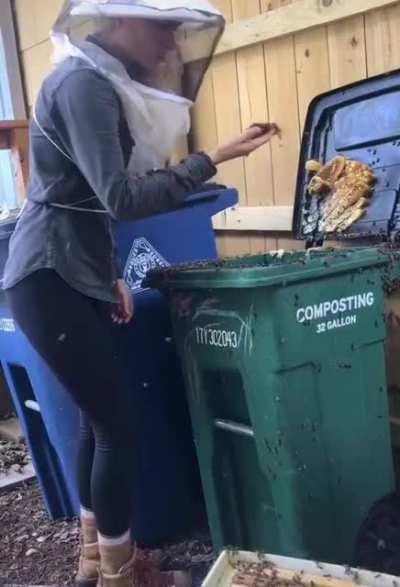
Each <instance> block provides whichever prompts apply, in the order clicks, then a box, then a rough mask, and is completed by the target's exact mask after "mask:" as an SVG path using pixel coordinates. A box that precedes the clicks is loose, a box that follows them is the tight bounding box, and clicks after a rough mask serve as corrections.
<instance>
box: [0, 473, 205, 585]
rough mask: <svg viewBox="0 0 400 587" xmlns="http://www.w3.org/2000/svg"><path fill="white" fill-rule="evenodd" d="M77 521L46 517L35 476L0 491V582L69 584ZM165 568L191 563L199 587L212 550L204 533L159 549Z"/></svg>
mask: <svg viewBox="0 0 400 587" xmlns="http://www.w3.org/2000/svg"><path fill="white" fill-rule="evenodd" d="M78 544H79V530H78V524H77V521H63V520H61V521H57V522H52V521H50V520H49V518H48V517H47V514H46V512H45V510H44V508H43V504H42V499H41V495H40V491H39V489H38V486H37V484H36V482H30V483H26V484H24V485H23V486H21V487H18V488H17V489H15V490H13V491H10V492H8V493H3V494H0V586H1V587H3V586H4V585H13V584H14V585H54V586H57V587H64V586H70V585H72V577H73V573H74V570H75V568H76V564H77V557H78ZM162 558H163V562H164V564H165V567H166V568H168V567H169V568H171V567H172V568H188V567H190V568H191V569H192V573H193V587H200V585H201V582H202V580H203V578H204V576H205V575H206V573H207V571H208V569H209V567H210V565H211V563H212V561H213V554H212V549H211V545H210V543H209V540H208V538H207V536H205V537H204V536H203V537H199V536H197V537H194V538H192V539H189V540H187V541H186V542H183V543H180V544H175V545H172V546H169V547H166V548H165V549H164V550H163V557H162Z"/></svg>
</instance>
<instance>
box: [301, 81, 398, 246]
mask: <svg viewBox="0 0 400 587" xmlns="http://www.w3.org/2000/svg"><path fill="white" fill-rule="evenodd" d="M337 155H343V156H345V157H347V158H349V159H356V160H358V161H361V162H363V163H366V164H367V165H369V166H370V167H371V168H372V170H373V172H374V174H375V175H376V177H377V182H376V185H375V188H374V192H373V195H372V197H371V203H370V205H369V207H368V209H367V211H366V213H365V215H364V216H363V217H362V218H361V219H360V220H359V221H358V222H356V223H355V224H353V226H351V227H350V228H349V229H348V230H347V231H346V232H344V233H341V234H339V233H336V234H330V235H329V236H330V238H332V239H333V240H344V239H368V241H389V240H390V241H393V240H397V239H398V237H399V234H400V208H399V185H400V70H396V71H394V72H392V73H389V74H384V75H380V76H377V77H373V78H370V79H368V80H364V81H361V82H358V83H355V84H351V85H349V86H345V87H342V88H339V89H336V90H334V91H330V92H328V93H325V94H321V95H320V96H317V97H316V98H315V99H314V100H313V101H312V102H311V104H310V107H309V110H308V114H307V118H306V123H305V127H304V132H303V140H302V147H301V155H300V161H299V169H298V177H297V187H296V197H295V210H294V216H293V234H294V236H295V237H296V238H297V239H300V240H306V241H309V243H310V244H311V243H312V244H321V243H322V241H323V240H324V235H323V234H319V233H318V228H317V226H318V218H319V204H318V201H317V200H318V199H317V198H311V197H310V196H309V195H308V193H307V186H308V183H309V181H310V179H311V177H312V174H311V173H310V172H308V171H306V169H305V166H306V162H307V161H308V160H310V159H316V160H317V161H320V162H322V163H325V162H328V161H329V160H331V159H332V158H334V157H336V156H337Z"/></svg>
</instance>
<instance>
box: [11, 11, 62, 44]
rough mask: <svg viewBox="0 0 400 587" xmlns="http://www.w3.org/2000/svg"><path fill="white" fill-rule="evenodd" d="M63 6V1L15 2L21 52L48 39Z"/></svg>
mask: <svg viewBox="0 0 400 587" xmlns="http://www.w3.org/2000/svg"><path fill="white" fill-rule="evenodd" d="M62 5H63V0H34V1H32V0H15V12H16V16H17V29H18V36H19V43H20V48H21V50H25V49H29V48H30V47H34V46H35V45H37V44H39V43H42V42H43V41H45V40H46V39H48V37H49V32H50V29H51V28H52V26H53V24H54V22H55V20H56V18H57V16H58V13H59V12H60V10H61V7H62Z"/></svg>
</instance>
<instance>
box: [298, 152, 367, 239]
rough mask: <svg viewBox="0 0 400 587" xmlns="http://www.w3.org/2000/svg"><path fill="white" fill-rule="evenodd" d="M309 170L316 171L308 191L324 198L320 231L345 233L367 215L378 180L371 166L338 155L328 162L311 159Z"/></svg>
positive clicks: (308, 163)
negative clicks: (323, 163) (323, 162)
mask: <svg viewBox="0 0 400 587" xmlns="http://www.w3.org/2000/svg"><path fill="white" fill-rule="evenodd" d="M306 169H307V171H310V172H312V173H314V174H315V175H314V176H313V177H312V179H311V181H310V183H309V185H308V193H309V194H310V196H314V197H318V198H321V199H322V203H321V206H320V221H319V231H320V232H325V233H332V232H339V233H340V232H344V231H345V230H346V229H348V228H349V227H350V226H351V225H352V224H354V223H355V222H357V220H359V219H360V218H361V217H362V216H363V215H364V214H365V211H366V209H367V207H368V206H369V203H370V198H371V195H372V191H373V187H374V184H375V181H376V178H375V176H374V174H373V173H372V171H371V169H370V168H369V167H368V165H365V164H363V163H361V162H359V161H354V160H351V159H347V158H346V157H342V156H339V157H335V158H334V159H332V161H330V162H329V163H327V164H326V165H322V164H321V163H319V162H318V161H314V160H311V161H308V162H307V164H306Z"/></svg>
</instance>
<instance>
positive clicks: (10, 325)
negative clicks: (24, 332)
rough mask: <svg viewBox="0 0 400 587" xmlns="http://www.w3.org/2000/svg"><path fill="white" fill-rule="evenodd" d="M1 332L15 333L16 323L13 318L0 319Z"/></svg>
mask: <svg viewBox="0 0 400 587" xmlns="http://www.w3.org/2000/svg"><path fill="white" fill-rule="evenodd" d="M0 331H1V332H15V322H14V320H13V319H12V318H0Z"/></svg>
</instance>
